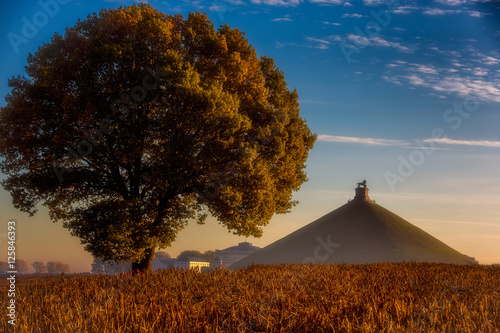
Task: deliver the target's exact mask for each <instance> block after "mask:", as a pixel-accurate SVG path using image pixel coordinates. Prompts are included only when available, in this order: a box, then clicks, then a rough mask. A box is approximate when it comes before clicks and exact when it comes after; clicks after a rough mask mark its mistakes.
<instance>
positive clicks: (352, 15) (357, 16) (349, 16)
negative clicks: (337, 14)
mask: <svg viewBox="0 0 500 333" xmlns="http://www.w3.org/2000/svg"><path fill="white" fill-rule="evenodd" d="M341 17H342V18H361V17H363V15H360V14H356V13H354V14H349V13H345V14H343V15H342V16H341Z"/></svg>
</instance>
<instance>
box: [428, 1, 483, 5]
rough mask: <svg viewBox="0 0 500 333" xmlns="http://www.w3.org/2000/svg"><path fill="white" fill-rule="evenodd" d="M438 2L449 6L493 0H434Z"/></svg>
mask: <svg viewBox="0 0 500 333" xmlns="http://www.w3.org/2000/svg"><path fill="white" fill-rule="evenodd" d="M434 1H435V2H437V3H440V4H443V5H449V6H458V5H465V4H474V3H476V2H491V0H434Z"/></svg>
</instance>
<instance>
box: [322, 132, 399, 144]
mask: <svg viewBox="0 0 500 333" xmlns="http://www.w3.org/2000/svg"><path fill="white" fill-rule="evenodd" d="M318 140H319V141H324V142H341V143H357V144H363V145H374V146H404V145H407V144H408V142H406V141H403V140H391V139H375V138H358V137H352V136H334V135H323V134H322V135H318Z"/></svg>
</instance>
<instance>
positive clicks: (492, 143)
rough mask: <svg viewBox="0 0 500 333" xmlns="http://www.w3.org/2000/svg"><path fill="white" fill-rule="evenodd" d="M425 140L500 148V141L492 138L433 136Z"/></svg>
mask: <svg viewBox="0 0 500 333" xmlns="http://www.w3.org/2000/svg"><path fill="white" fill-rule="evenodd" d="M422 141H423V142H434V143H441V144H446V145H462V146H478V147H492V148H500V141H490V140H454V139H450V138H432V139H424V140H422Z"/></svg>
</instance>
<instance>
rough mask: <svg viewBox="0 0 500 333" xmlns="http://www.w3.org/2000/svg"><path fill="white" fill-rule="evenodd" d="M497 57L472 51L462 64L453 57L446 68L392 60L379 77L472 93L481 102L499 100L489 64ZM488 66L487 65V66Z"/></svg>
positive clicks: (499, 86)
mask: <svg viewBox="0 0 500 333" xmlns="http://www.w3.org/2000/svg"><path fill="white" fill-rule="evenodd" d="M499 63H500V62H499V59H498V58H497V57H493V56H488V55H484V54H479V53H477V54H474V56H473V57H471V59H467V62H465V63H463V62H460V61H459V60H457V59H453V60H452V61H451V66H449V67H438V66H437V65H431V64H417V63H410V62H405V61H394V62H392V63H390V64H388V65H386V66H387V68H388V69H389V70H388V71H387V72H386V73H384V75H383V76H382V77H383V78H384V79H385V80H387V81H390V82H393V83H395V84H397V85H404V84H409V85H411V86H418V87H424V88H428V89H430V90H434V91H435V92H437V93H439V94H442V93H448V94H457V95H459V96H464V97H467V96H475V97H477V98H478V99H480V100H482V101H489V102H500V79H499V78H497V77H494V76H493V75H492V73H495V71H493V70H492V69H491V66H493V65H496V64H499ZM489 67H490V68H489Z"/></svg>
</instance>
